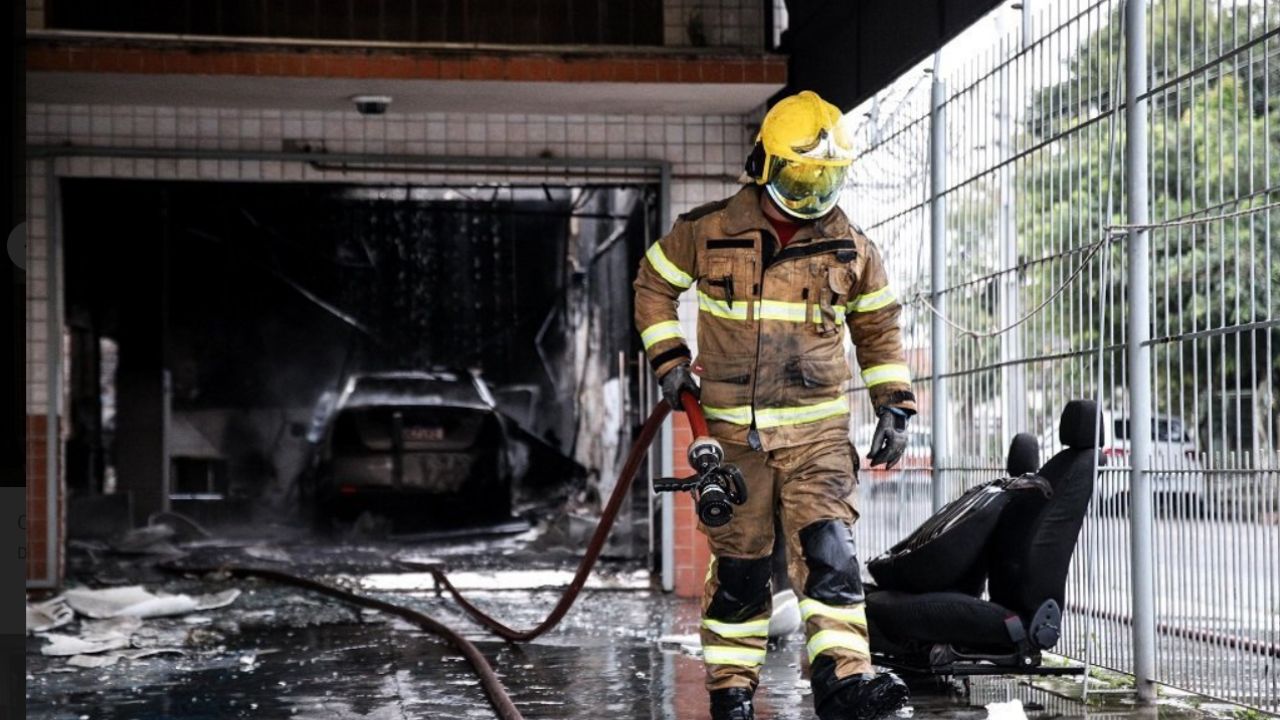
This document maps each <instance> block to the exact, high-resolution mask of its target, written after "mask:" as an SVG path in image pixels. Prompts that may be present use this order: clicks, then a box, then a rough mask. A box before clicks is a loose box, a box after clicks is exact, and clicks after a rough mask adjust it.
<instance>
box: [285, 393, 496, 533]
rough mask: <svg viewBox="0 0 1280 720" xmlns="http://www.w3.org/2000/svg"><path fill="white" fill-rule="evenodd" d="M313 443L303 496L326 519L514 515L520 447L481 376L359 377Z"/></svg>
mask: <svg viewBox="0 0 1280 720" xmlns="http://www.w3.org/2000/svg"><path fill="white" fill-rule="evenodd" d="M308 439H309V440H310V441H311V442H312V459H311V462H310V464H309V465H310V467H309V470H308V472H307V473H306V476H305V478H304V482H303V487H304V490H305V492H304V495H306V496H310V498H311V499H312V500H313V501H314V503H315V506H316V510H317V511H318V513H319V517H320V518H321V519H325V518H337V519H339V520H350V519H353V518H355V517H357V516H358V515H360V514H361V513H363V512H366V511H369V512H373V513H377V514H379V515H385V516H389V517H394V516H403V515H405V514H412V515H413V516H415V517H416V518H417V519H420V520H425V519H433V520H437V521H448V520H450V519H453V518H461V517H462V516H466V517H468V518H476V517H483V518H506V517H508V516H509V515H510V512H511V498H512V485H513V482H514V480H515V478H514V474H515V473H514V471H513V467H514V465H515V464H516V463H515V461H514V460H515V458H514V454H515V453H517V452H518V448H517V444H516V443H513V442H511V441H510V440H509V438H508V430H507V421H506V419H505V418H504V417H503V416H502V415H501V414H499V413H498V411H497V407H496V404H495V402H494V399H493V396H492V394H491V393H490V392H489V389H488V387H487V386H486V385H485V383H484V381H483V380H482V379H481V378H480V377H479V376H478V375H475V374H473V373H469V372H451V371H432V372H385V373H368V374H360V375H354V376H352V377H350V378H349V379H348V380H347V382H346V384H345V386H344V387H343V389H342V391H341V392H340V393H338V394H337V395H336V396H334V395H332V394H330V395H329V396H328V397H322V398H321V402H320V405H319V407H318V408H317V412H316V414H315V416H314V418H313V423H312V427H311V430H310V432H309V433H308Z"/></svg>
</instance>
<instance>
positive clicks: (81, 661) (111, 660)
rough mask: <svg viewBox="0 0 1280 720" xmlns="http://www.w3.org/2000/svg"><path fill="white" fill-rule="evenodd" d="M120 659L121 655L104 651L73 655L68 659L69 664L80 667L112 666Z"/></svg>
mask: <svg viewBox="0 0 1280 720" xmlns="http://www.w3.org/2000/svg"><path fill="white" fill-rule="evenodd" d="M119 661H120V656H119V655H117V654H115V653H104V654H102V655H72V656H71V657H70V658H68V659H67V664H68V665H70V666H71V667H78V668H104V667H111V666H112V665H115V664H116V663H117V662H119Z"/></svg>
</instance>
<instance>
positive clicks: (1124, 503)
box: [1102, 492, 1129, 517]
mask: <svg viewBox="0 0 1280 720" xmlns="http://www.w3.org/2000/svg"><path fill="white" fill-rule="evenodd" d="M1102 509H1103V514H1105V515H1110V516H1113V517H1126V516H1128V515H1129V493H1127V492H1118V493H1116V494H1115V495H1112V496H1111V497H1110V498H1108V499H1107V502H1106V504H1105V505H1104V506H1103V508H1102Z"/></svg>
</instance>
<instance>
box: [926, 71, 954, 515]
mask: <svg viewBox="0 0 1280 720" xmlns="http://www.w3.org/2000/svg"><path fill="white" fill-rule="evenodd" d="M941 55H942V53H941V51H939V52H936V53H934V55H933V83H932V85H931V86H930V92H929V264H930V267H929V302H930V303H932V304H933V307H934V308H935V309H936V312H933V313H931V314H930V316H929V329H930V344H931V346H932V347H931V352H932V357H931V363H930V365H931V368H930V375H931V376H932V377H933V383H932V396H933V397H932V399H931V401H930V408H931V409H932V410H931V414H930V427H931V429H932V435H933V440H932V442H933V448H932V455H933V510H934V512H937V511H938V510H939V509H940V508H941V507H942V506H943V505H945V504H946V502H947V484H946V478H945V476H944V472H943V469H942V463H943V462H944V461H946V460H947V459H948V458H949V457H950V452H949V448H948V445H949V443H948V442H947V439H948V438H947V432H948V431H949V428H948V426H947V423H948V420H949V418H948V417H947V416H948V414H949V412H950V410H949V408H948V407H947V406H948V403H947V381H946V378H944V377H943V373H945V372H946V371H947V368H948V364H949V361H948V359H947V326H946V325H944V324H943V323H942V316H943V315H944V314H945V313H946V307H947V306H946V299H945V297H944V296H943V294H942V292H943V290H945V289H946V287H947V201H946V197H945V196H944V194H943V193H945V192H946V189H947V108H946V104H945V103H946V86H945V84H944V83H943V82H942V78H941V77H939V75H940V73H939V70H940V66H941Z"/></svg>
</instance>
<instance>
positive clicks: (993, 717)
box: [987, 698, 1027, 720]
mask: <svg viewBox="0 0 1280 720" xmlns="http://www.w3.org/2000/svg"><path fill="white" fill-rule="evenodd" d="M987 720H1027V713H1026V712H1025V711H1024V710H1023V709H1022V701H1021V700H1019V699H1018V698H1014V699H1012V700H1010V701H1008V702H993V703H988V704H987Z"/></svg>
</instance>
